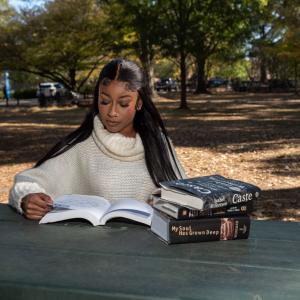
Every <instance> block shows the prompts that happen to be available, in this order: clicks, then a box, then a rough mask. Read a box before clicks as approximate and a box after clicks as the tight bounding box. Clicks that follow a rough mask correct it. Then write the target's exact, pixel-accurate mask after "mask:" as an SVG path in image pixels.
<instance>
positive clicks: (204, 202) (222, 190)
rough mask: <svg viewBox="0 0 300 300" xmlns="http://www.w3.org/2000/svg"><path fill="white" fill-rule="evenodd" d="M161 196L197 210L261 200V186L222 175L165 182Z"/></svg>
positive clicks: (162, 184) (162, 185) (162, 183)
mask: <svg viewBox="0 0 300 300" xmlns="http://www.w3.org/2000/svg"><path fill="white" fill-rule="evenodd" d="M160 185H161V198H162V199H164V200H167V201H171V202H173V203H177V204H179V205H183V206H188V207H191V208H194V209H201V210H202V209H215V208H220V207H226V206H232V205H240V204H246V203H248V202H250V201H253V200H255V199H258V197H259V195H260V192H261V191H260V189H259V188H258V187H257V186H255V185H252V184H250V183H246V182H242V181H239V180H235V179H230V178H225V177H223V176H220V175H211V176H203V177H194V178H188V179H178V180H173V181H164V182H161V183H160Z"/></svg>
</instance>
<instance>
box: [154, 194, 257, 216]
mask: <svg viewBox="0 0 300 300" xmlns="http://www.w3.org/2000/svg"><path fill="white" fill-rule="evenodd" d="M153 207H155V208H156V209H157V210H159V211H162V212H164V213H165V214H167V215H169V216H170V217H173V218H175V219H177V220H186V219H197V218H208V217H224V218H225V217H230V216H235V215H247V214H250V213H251V212H252V211H253V201H248V202H246V203H238V204H232V205H227V206H224V207H216V208H208V209H201V210H200V209H194V208H192V207H188V206H182V205H179V204H176V203H173V202H170V201H166V200H164V199H161V198H159V197H154V203H153Z"/></svg>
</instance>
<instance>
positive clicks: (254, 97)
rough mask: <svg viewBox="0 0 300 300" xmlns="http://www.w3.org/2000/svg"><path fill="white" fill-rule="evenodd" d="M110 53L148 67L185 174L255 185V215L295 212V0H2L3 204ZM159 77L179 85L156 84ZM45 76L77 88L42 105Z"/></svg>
mask: <svg viewBox="0 0 300 300" xmlns="http://www.w3.org/2000/svg"><path fill="white" fill-rule="evenodd" d="M113 57H126V58H129V59H132V60H134V61H136V62H137V63H139V64H140V65H141V66H142V67H143V68H144V70H145V72H146V75H147V79H148V83H149V86H150V87H151V88H152V90H153V98H154V101H155V104H156V105H157V107H158V108H159V110H160V112H161V114H162V116H163V118H164V120H165V122H166V125H167V129H168V131H169V133H170V136H171V138H172V140H173V142H174V144H175V146H176V151H177V153H178V156H179V159H180V160H181V161H182V164H183V166H184V167H185V170H186V172H187V174H188V175H189V176H203V175H210V174H220V175H224V176H228V177H231V178H236V179H240V180H244V181H247V182H250V183H253V184H256V185H258V186H259V187H260V188H261V189H262V190H263V193H262V197H261V199H260V200H259V201H258V203H256V210H255V212H254V213H253V217H254V218H257V219H281V220H286V221H299V220H300V203H299V202H300V201H299V196H300V143H299V142H300V97H299V91H298V89H299V82H298V76H299V75H298V74H299V71H300V67H299V65H300V64H299V63H300V4H299V1H297V0H294V1H292V0H290V1H289V0H281V1H279V0H270V1H267V0H260V1H259V0H257V1H256V0H254V1H243V0H231V1H224V0H223V1H221V0H215V1H196V0H195V1H192V0H186V1H184V0H165V1H155V0H151V1H150V0H129V1H96V0H85V1H84V0H53V1H10V2H9V1H6V0H0V72H1V74H3V75H2V76H3V80H2V86H3V85H4V84H6V83H5V82H6V81H5V78H4V77H7V76H8V75H7V74H9V82H10V89H11V90H10V92H11V93H10V99H9V100H8V101H5V99H4V98H5V97H4V95H0V98H3V99H0V118H1V120H0V134H1V142H0V155H1V159H0V174H1V176H0V202H7V197H8V192H9V188H10V187H11V185H12V184H13V177H14V175H15V174H16V173H17V172H19V171H22V170H24V169H25V168H29V167H31V166H33V164H34V163H35V162H36V161H37V160H38V159H39V158H40V157H41V156H43V154H45V153H46V151H47V150H48V149H49V148H50V147H51V145H53V144H54V143H55V142H57V141H58V140H59V139H60V138H62V137H63V136H64V135H66V134H67V133H69V132H70V131H72V130H74V129H75V128H76V127H77V126H78V125H79V124H80V123H81V121H82V119H83V117H84V115H85V114H86V112H87V110H88V105H89V103H90V101H91V98H92V95H93V89H94V85H95V81H96V79H97V76H98V74H99V70H100V69H101V67H102V66H103V65H104V64H105V63H106V62H108V61H109V60H110V59H111V58H113ZM160 78H173V79H174V80H176V83H177V85H176V88H175V89H174V90H170V91H169V90H168V89H166V90H165V91H164V90H161V91H157V88H156V87H157V83H156V82H158V81H159V79H160ZM40 82H59V83H61V84H63V85H64V87H65V88H66V89H67V90H69V91H72V92H73V94H68V95H69V96H70V97H69V96H68V97H66V98H59V99H50V100H51V101H50V100H49V102H48V103H47V107H40V106H41V105H39V104H41V103H40V102H39V101H37V99H36V92H37V86H38V84H39V83H40ZM72 95H79V97H78V98H74V97H71V96H72ZM1 96H2V97H1ZM58 182H63V178H58Z"/></svg>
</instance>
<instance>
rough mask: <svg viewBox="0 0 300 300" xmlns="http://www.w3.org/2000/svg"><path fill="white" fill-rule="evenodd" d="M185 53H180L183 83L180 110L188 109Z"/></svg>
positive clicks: (182, 51)
mask: <svg viewBox="0 0 300 300" xmlns="http://www.w3.org/2000/svg"><path fill="white" fill-rule="evenodd" d="M185 59H186V55H185V51H184V50H181V51H180V82H181V93H180V106H179V108H180V109H188V105H187V101H186V64H185Z"/></svg>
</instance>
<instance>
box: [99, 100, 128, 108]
mask: <svg viewBox="0 0 300 300" xmlns="http://www.w3.org/2000/svg"><path fill="white" fill-rule="evenodd" d="M109 103H110V102H109V101H108V100H100V104H101V105H108V104H109ZM120 106H121V107H128V106H129V104H121V103H120Z"/></svg>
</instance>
